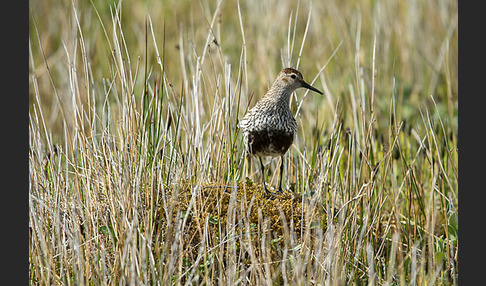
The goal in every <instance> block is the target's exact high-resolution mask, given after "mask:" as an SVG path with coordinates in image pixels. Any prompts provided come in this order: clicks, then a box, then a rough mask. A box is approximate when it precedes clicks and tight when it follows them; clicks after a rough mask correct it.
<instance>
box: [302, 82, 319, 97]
mask: <svg viewBox="0 0 486 286" xmlns="http://www.w3.org/2000/svg"><path fill="white" fill-rule="evenodd" d="M302 87H304V88H307V89H310V90H312V91H315V92H317V93H319V94H323V93H322V91H320V90H318V89H317V88H315V87H313V86H312V85H310V84H308V83H307V82H305V81H302Z"/></svg>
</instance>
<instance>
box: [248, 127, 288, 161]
mask: <svg viewBox="0 0 486 286" xmlns="http://www.w3.org/2000/svg"><path fill="white" fill-rule="evenodd" d="M293 141H294V135H293V134H289V133H287V132H285V131H283V130H261V131H253V132H250V133H249V134H248V145H249V146H248V150H249V151H250V152H251V154H253V155H264V156H278V155H281V154H285V152H287V150H288V149H289V147H290V145H292V142H293Z"/></svg>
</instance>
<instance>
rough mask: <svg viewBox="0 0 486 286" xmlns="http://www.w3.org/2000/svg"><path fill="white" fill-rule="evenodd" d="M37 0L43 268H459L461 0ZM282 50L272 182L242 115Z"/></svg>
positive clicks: (35, 115)
mask: <svg viewBox="0 0 486 286" xmlns="http://www.w3.org/2000/svg"><path fill="white" fill-rule="evenodd" d="M29 3H30V13H29V27H30V29H29V53H30V54H29V63H30V64H29V72H30V74H29V84H30V85H29V110H30V112H29V144H30V149H29V208H30V214H29V229H30V233H29V269H30V271H29V276H30V281H31V284H41V285H53V284H56V285H57V284H63V285H73V284H76V285H85V284H89V285H100V284H103V285H105V284H109V285H119V284H130V285H138V284H157V285H167V284H177V285H180V284H184V285H185V284H190V285H202V284H205V285H214V284H226V285H237V284H238V285H268V284H270V285H302V284H307V285H343V284H346V285H348V284H356V285H362V284H378V285H404V284H413V285H416V284H418V285H437V284H438V285H452V284H457V277H458V272H457V263H458V260H457V251H458V237H457V230H458V224H457V213H458V204H457V203H458V200H457V194H458V171H457V157H458V154H457V98H458V82H457V78H458V77H457V66H458V58H457V51H458V28H457V2H456V1H449V0H446V1H366V0H362V1H256V0H248V1H206V0H201V1H175V0H164V1H151V0H147V1H126V2H123V1H95V0H93V1H74V0H73V1H71V2H69V1H59V0H51V1H29ZM287 66H293V67H296V68H298V69H299V70H300V71H301V72H302V74H303V75H304V78H305V79H306V81H307V82H309V83H312V85H314V86H315V87H317V88H318V89H320V90H322V91H324V95H323V96H319V95H317V94H313V93H307V92H306V91H304V90H298V91H297V92H296V93H295V94H294V96H293V97H292V99H291V109H292V111H293V112H294V114H295V116H296V118H297V122H298V125H299V131H298V135H297V138H296V140H295V142H294V144H293V146H292V147H291V149H290V150H289V152H288V154H287V156H286V160H285V166H286V168H285V178H284V182H283V183H284V187H285V189H286V190H288V192H286V193H285V194H283V195H281V196H279V197H277V198H274V199H269V198H267V197H265V196H264V195H263V191H262V186H261V185H260V182H261V179H262V178H261V174H260V173H259V171H258V170H259V168H258V165H257V164H256V163H257V162H252V160H251V158H248V159H247V158H246V156H245V153H244V148H243V146H242V138H241V134H239V132H238V129H237V128H236V124H237V122H238V118H240V117H241V116H243V115H244V113H245V111H246V110H247V108H249V107H251V106H253V105H254V104H255V102H256V101H257V100H258V99H259V98H260V97H261V96H262V95H263V94H264V93H265V92H266V90H267V89H268V87H269V86H270V84H271V83H272V82H273V80H274V78H275V76H276V74H277V73H278V71H279V70H280V69H281V68H283V67H287ZM278 160H279V159H273V160H270V159H268V160H267V168H268V169H269V170H270V172H269V174H268V177H267V178H265V179H266V180H267V182H269V183H270V184H271V185H272V186H276V185H277V180H278V164H279V161H278Z"/></svg>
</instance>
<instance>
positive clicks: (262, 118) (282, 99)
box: [237, 67, 323, 195]
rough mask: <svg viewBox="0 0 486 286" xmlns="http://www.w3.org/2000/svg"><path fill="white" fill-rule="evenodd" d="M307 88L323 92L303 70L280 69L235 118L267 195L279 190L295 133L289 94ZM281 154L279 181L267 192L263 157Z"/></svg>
mask: <svg viewBox="0 0 486 286" xmlns="http://www.w3.org/2000/svg"><path fill="white" fill-rule="evenodd" d="M301 87H303V88H306V89H309V90H312V91H315V92H317V93H319V94H321V95H322V94H323V93H322V92H321V91H320V90H318V89H317V88H315V87H313V86H311V85H310V84H308V83H307V82H305V81H304V78H303V77H302V73H301V72H300V71H298V70H296V69H294V68H291V67H287V68H284V69H282V70H281V71H280V72H279V73H278V74H277V78H276V79H275V81H274V82H273V84H272V86H271V87H270V89H269V90H268V91H267V93H266V94H265V95H264V96H263V97H262V98H261V99H260V100H259V101H258V102H257V103H256V104H255V105H254V106H253V107H252V108H251V109H250V110H249V111H248V112H247V113H246V114H245V115H244V116H243V118H242V119H241V120H240V121H239V122H238V125H237V126H238V128H239V129H240V130H241V131H242V134H243V143H244V146H245V151H246V152H247V154H250V155H253V156H256V157H258V158H259V160H260V167H261V172H262V177H263V189H264V191H265V193H266V194H267V195H274V194H277V193H280V192H282V176H283V170H284V155H285V153H287V150H288V149H289V147H290V146H291V145H292V143H293V141H294V138H295V134H296V133H297V121H296V120H295V118H294V116H293V114H292V111H291V110H290V107H289V105H290V96H291V95H292V93H293V92H294V91H295V90H296V89H297V88H301ZM268 156H270V157H278V156H280V157H281V162H280V181H279V184H278V190H277V192H276V193H273V192H270V191H269V190H268V189H267V186H266V184H265V168H264V166H263V159H262V158H263V157H268Z"/></svg>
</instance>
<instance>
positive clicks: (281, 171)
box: [277, 156, 284, 193]
mask: <svg viewBox="0 0 486 286" xmlns="http://www.w3.org/2000/svg"><path fill="white" fill-rule="evenodd" d="M280 158H281V159H282V160H281V161H280V182H279V183H278V190H277V193H280V192H283V190H282V176H283V169H284V157H283V156H280Z"/></svg>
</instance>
